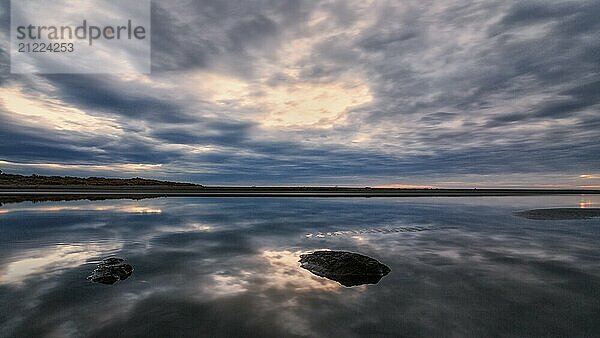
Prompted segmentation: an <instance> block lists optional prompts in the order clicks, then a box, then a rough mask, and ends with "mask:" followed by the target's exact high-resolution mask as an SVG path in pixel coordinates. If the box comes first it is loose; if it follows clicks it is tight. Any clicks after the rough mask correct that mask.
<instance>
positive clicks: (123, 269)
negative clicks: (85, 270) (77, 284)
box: [87, 257, 133, 284]
mask: <svg viewBox="0 0 600 338" xmlns="http://www.w3.org/2000/svg"><path fill="white" fill-rule="evenodd" d="M132 272H133V267H132V266H131V265H129V264H127V263H125V260H124V259H123V258H119V257H109V258H105V259H103V260H102V262H100V264H98V266H96V268H95V269H94V271H93V272H92V274H91V275H90V276H88V278H87V279H89V280H91V281H92V282H96V283H102V284H114V283H116V282H118V281H120V280H125V279H127V278H128V277H129V276H131V273H132Z"/></svg>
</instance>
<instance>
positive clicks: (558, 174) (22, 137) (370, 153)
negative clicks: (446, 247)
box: [0, 0, 600, 188]
mask: <svg viewBox="0 0 600 338" xmlns="http://www.w3.org/2000/svg"><path fill="white" fill-rule="evenodd" d="M0 4H1V5H0V21H1V24H2V27H3V30H2V31H1V32H0V40H1V41H0V168H1V169H2V170H3V171H5V172H10V173H21V174H32V173H37V174H52V175H77V176H89V175H92V176H106V177H134V176H141V177H148V178H158V179H168V180H179V181H190V182H196V183H201V184H206V185H217V184H223V185H350V186H397V187H403V186H431V187H561V188H567V187H583V188H586V187H587V188H594V187H595V188H600V143H599V142H598V140H599V137H600V20H598V17H600V3H599V2H598V1H596V0H591V1H508V0H503V1H467V0H461V1H456V0H448V1H423V0H419V1H353V0H340V1H315V0H310V1H300V0H298V1H295V0H277V1H275V0H269V1H255V0H247V1H229V0H197V1H192V0H186V1H184V0H176V1H154V2H153V4H152V11H151V14H152V27H151V28H152V29H151V39H152V40H151V41H152V45H151V47H152V48H151V50H152V51H151V57H152V58H151V63H152V72H151V73H150V74H81V75H68V74H39V73H33V74H11V73H10V52H9V48H10V47H9V20H10V10H9V2H8V1H7V0H0ZM115 57H116V56H115ZM119 57H120V58H122V60H123V62H126V63H132V64H134V63H136V62H138V61H139V60H136V59H135V57H134V56H132V55H129V54H127V53H126V52H125V53H124V54H123V53H122V54H120V55H119Z"/></svg>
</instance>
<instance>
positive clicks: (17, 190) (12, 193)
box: [0, 185, 600, 202]
mask: <svg viewBox="0 0 600 338" xmlns="http://www.w3.org/2000/svg"><path fill="white" fill-rule="evenodd" d="M582 194H585V195H596V194H600V190H587V189H406V188H369V187H365V188H351V187H218V186H215V187H207V186H67V185H65V186H0V202H2V200H3V199H7V198H15V197H20V198H26V197H32V198H37V199H40V198H43V197H53V198H56V197H58V196H64V197H67V198H74V197H82V198H87V197H92V198H94V197H95V198H101V197H105V198H121V196H123V197H122V198H151V197H470V196H543V195H582Z"/></svg>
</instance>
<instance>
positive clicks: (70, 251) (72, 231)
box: [0, 196, 600, 337]
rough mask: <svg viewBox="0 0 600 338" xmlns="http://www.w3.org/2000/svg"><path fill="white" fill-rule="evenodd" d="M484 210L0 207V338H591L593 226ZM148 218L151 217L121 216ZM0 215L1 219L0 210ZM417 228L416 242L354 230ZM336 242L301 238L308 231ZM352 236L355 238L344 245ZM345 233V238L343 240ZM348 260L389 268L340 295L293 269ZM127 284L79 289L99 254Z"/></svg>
mask: <svg viewBox="0 0 600 338" xmlns="http://www.w3.org/2000/svg"><path fill="white" fill-rule="evenodd" d="M578 202H579V197H578V196H566V197H552V198H540V199H536V200H531V199H529V198H490V199H458V198H457V199H443V198H440V199H324V200H323V199H156V200H147V201H101V202H64V203H47V204H39V205H28V204H21V205H12V206H6V207H5V208H14V210H11V211H10V212H6V213H3V214H1V215H0V230H1V231H0V236H1V238H0V240H1V241H0V254H1V255H0V276H1V279H0V281H1V282H0V304H1V305H0V336H10V337H26V336H52V335H59V336H67V337H68V336H73V337H80V336H89V337H107V336H114V335H125V336H156V337H164V336H173V335H177V336H194V335H199V334H205V335H212V336H225V335H229V336H244V335H246V336H247V335H253V336H258V335H259V336H265V337H269V336H273V337H281V336H307V335H308V336H320V337H322V336H348V337H351V336H360V335H369V334H370V335H375V336H384V335H391V336H399V335H404V336H467V335H471V336H507V335H511V334H512V335H518V336H548V335H564V336H577V335H580V336H584V335H596V334H600V326H599V325H600V324H598V323H597V321H596V318H597V317H598V316H599V315H600V313H599V310H598V309H600V297H598V294H597V290H599V289H600V264H599V263H598V262H599V261H600V250H599V249H598V246H597V242H598V239H599V237H600V233H599V232H598V223H597V222H595V221H593V220H591V221H590V220H574V221H547V222H546V221H544V222H539V221H538V222H535V221H531V220H527V219H522V218H518V217H515V216H514V215H513V212H514V211H515V210H519V209H527V208H535V207H544V206H573V205H574V204H575V205H576V204H577V203H578ZM135 208H142V209H144V210H162V212H161V213H145V212H128V210H136V209H135ZM5 210H7V209H5ZM390 224H392V226H393V227H396V226H398V227H400V226H405V227H415V226H421V227H427V228H428V229H434V230H431V231H429V230H426V231H418V232H387V233H385V232H378V231H364V229H381V228H385V227H387V226H389V225H390ZM336 231H337V232H341V233H342V234H344V233H343V231H347V234H346V235H340V236H325V237H312V238H307V237H306V234H307V233H318V232H322V233H327V232H331V233H334V232H336ZM357 234H358V235H357ZM357 236H359V237H360V240H359V239H357V238H355V237H357ZM318 249H332V250H347V251H354V252H361V253H364V254H366V255H369V256H372V257H378V258H379V259H381V261H385V262H386V264H388V265H389V266H390V268H391V269H392V271H394V273H393V274H389V275H388V276H386V278H384V279H382V280H381V281H380V283H379V284H377V285H363V286H360V287H354V288H344V287H342V286H341V285H340V284H338V283H337V282H334V281H330V280H327V279H325V278H320V277H317V276H314V275H312V274H311V273H310V272H308V271H305V270H303V269H301V268H300V267H299V263H298V256H299V255H300V254H301V253H306V252H309V251H314V250H318ZM111 254H117V255H119V256H122V257H126V258H127V259H128V261H129V262H130V263H131V264H132V265H134V266H135V269H136V272H135V273H134V274H133V275H132V276H131V277H130V278H128V279H127V280H125V281H123V282H122V283H119V284H117V285H114V286H106V285H97V284H92V283H89V282H88V281H86V280H85V276H86V275H87V273H89V268H90V267H91V266H93V265H91V264H86V263H92V262H96V261H97V260H98V259H99V258H101V257H106V256H109V255H111Z"/></svg>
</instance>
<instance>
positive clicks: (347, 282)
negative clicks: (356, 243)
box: [299, 251, 391, 286]
mask: <svg viewBox="0 0 600 338" xmlns="http://www.w3.org/2000/svg"><path fill="white" fill-rule="evenodd" d="M299 262H300V264H301V265H300V266H301V267H302V268H304V269H306V270H308V271H310V272H312V273H314V274H315V275H317V276H321V277H325V278H328V279H331V280H334V281H336V282H338V283H340V284H342V285H344V286H355V285H362V284H377V283H378V282H379V280H381V278H382V277H383V276H385V275H387V274H388V273H389V272H390V271H391V269H390V268H389V267H387V266H386V265H384V264H381V263H379V262H378V261H377V260H376V259H373V258H371V257H367V256H364V255H361V254H357V253H352V252H346V251H315V252H313V253H311V254H305V255H300V261H299Z"/></svg>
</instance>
